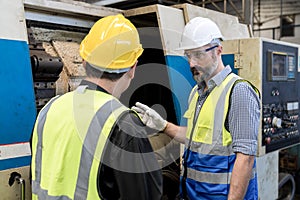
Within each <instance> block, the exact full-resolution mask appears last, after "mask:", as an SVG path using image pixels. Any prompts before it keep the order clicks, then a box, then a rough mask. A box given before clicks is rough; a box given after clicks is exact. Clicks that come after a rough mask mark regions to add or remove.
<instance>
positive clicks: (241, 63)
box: [0, 0, 300, 200]
mask: <svg viewBox="0 0 300 200" xmlns="http://www.w3.org/2000/svg"><path fill="white" fill-rule="evenodd" d="M0 11H1V12H0V13H1V15H2V16H5V17H0V25H1V27H2V30H3V31H1V33H0V52H1V54H0V56H1V58H2V60H3V61H5V62H3V63H2V65H1V66H2V67H1V70H0V74H1V79H0V80H1V83H2V86H3V87H2V91H3V95H2V101H1V102H2V104H1V106H0V110H1V113H3V116H2V117H1V118H0V130H1V131H0V194H1V199H5V200H6V199H9V200H10V199H19V198H20V197H21V198H25V199H30V197H31V196H30V195H31V190H30V173H29V171H30V160H31V152H30V137H31V133H32V129H33V125H34V121H35V118H36V116H37V113H38V112H39V110H40V109H41V108H42V107H43V105H45V104H46V103H47V102H48V100H49V99H50V98H51V97H53V96H55V95H57V94H63V93H66V92H68V91H71V90H74V89H75V88H76V86H77V85H78V83H79V82H80V80H82V78H84V76H85V73H84V70H83V69H82V65H81V62H82V60H81V58H80V56H79V53H78V49H79V43H80V41H81V40H82V39H83V37H84V36H85V34H86V33H87V32H88V30H89V28H90V27H91V26H92V25H93V23H94V22H95V21H96V20H97V19H99V18H101V17H103V16H107V15H111V14H117V13H123V14H124V15H125V16H126V17H127V18H129V19H130V20H131V21H132V22H133V23H134V24H135V26H136V27H137V28H138V31H139V33H140V36H141V42H142V44H143V48H144V49H145V51H144V53H143V55H142V56H141V57H140V58H139V63H138V67H137V70H136V76H135V79H134V80H133V81H132V83H131V86H130V87H129V88H128V90H127V91H126V92H125V93H124V94H123V95H122V97H121V101H122V102H123V103H124V104H125V105H127V106H129V107H131V106H132V105H134V103H135V102H137V101H140V102H142V103H145V104H147V105H148V106H150V107H152V108H154V109H155V110H157V111H158V112H159V113H160V114H161V115H162V116H163V117H164V118H166V119H167V120H168V121H171V122H173V123H175V124H179V125H186V120H185V119H184V118H183V117H182V116H183V113H184V112H185V110H186V109H187V106H188V103H187V102H188V96H189V92H190V90H191V89H192V87H193V86H194V85H195V81H194V80H193V78H192V76H191V73H190V71H189V66H188V63H187V61H186V59H185V58H184V57H183V52H180V51H176V50H175V49H176V48H177V47H179V41H180V38H181V33H182V30H183V28H184V25H185V23H187V22H188V21H189V20H190V19H192V18H194V17H196V16H202V17H209V18H211V19H212V20H214V21H215V22H216V23H217V24H218V25H219V26H220V28H221V31H222V33H223V35H224V37H225V38H226V39H227V41H225V42H223V46H224V51H225V52H224V56H223V61H224V63H225V64H230V66H231V67H232V69H233V71H234V72H235V73H237V74H238V75H240V76H241V77H243V78H245V79H247V80H249V81H251V82H252V83H253V84H254V85H255V86H256V87H257V88H258V89H259V91H260V92H261V100H262V105H261V106H262V113H261V128H260V130H259V141H258V146H259V148H258V159H257V171H258V180H259V196H260V199H266V200H268V199H270V200H273V199H276V198H277V197H278V195H277V194H278V186H279V185H280V184H281V183H280V184H279V183H278V179H279V175H278V174H279V172H278V150H280V149H283V148H287V147H288V146H291V145H296V144H298V143H299V140H300V135H299V128H298V127H299V125H300V124H299V99H300V98H299V95H300V89H299V88H298V87H297V85H299V81H300V77H299V72H300V64H299V61H298V59H299V53H300V52H299V46H296V45H294V44H290V43H285V42H279V41H274V40H269V39H264V38H250V34H249V31H248V27H247V26H246V25H244V24H240V23H239V22H238V19H237V17H234V16H230V15H227V14H224V13H219V12H216V11H212V10H208V9H204V8H201V7H198V6H194V5H190V4H182V5H176V6H175V7H167V6H162V5H152V6H146V7H141V8H137V9H132V10H126V11H122V10H117V9H111V8H103V7H99V6H92V5H89V4H86V3H82V2H74V3H67V2H60V1H46V0H41V1H35V0H25V1H21V0H16V1H14V2H13V3H11V2H10V1H1V2H0ZM16 13H17V14H16ZM170 16H171V17H170ZM174 19H176V20H174ZM12 24H14V26H12ZM228 27H231V29H230V30H229V29H228ZM150 131H151V130H150ZM150 140H151V143H152V145H153V147H154V149H155V152H156V154H157V157H158V160H159V164H160V165H161V167H162V169H163V176H164V183H165V185H164V194H165V198H166V199H173V197H174V194H176V193H177V192H178V189H179V173H180V161H181V160H180V157H181V154H182V150H183V147H182V146H181V145H179V144H178V143H176V142H175V141H174V140H172V139H171V138H169V137H166V135H164V134H153V135H151V136H150ZM25 182H26V184H25Z"/></svg>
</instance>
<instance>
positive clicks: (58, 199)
mask: <svg viewBox="0 0 300 200" xmlns="http://www.w3.org/2000/svg"><path fill="white" fill-rule="evenodd" d="M32 192H33V193H34V194H37V195H38V197H39V198H38V199H41V200H42V199H47V200H71V199H70V198H69V197H67V196H50V195H49V194H48V191H47V190H43V189H42V188H41V186H40V183H38V182H37V181H32Z"/></svg>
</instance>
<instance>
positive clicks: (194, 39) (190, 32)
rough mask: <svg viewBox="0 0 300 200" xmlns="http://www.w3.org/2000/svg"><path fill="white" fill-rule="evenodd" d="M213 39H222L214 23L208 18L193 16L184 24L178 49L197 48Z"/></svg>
mask: <svg viewBox="0 0 300 200" xmlns="http://www.w3.org/2000/svg"><path fill="white" fill-rule="evenodd" d="M213 39H220V40H223V36H222V34H221V31H220V29H219V27H218V26H217V25H216V23H215V22H213V21H212V20H210V19H208V18H203V17H195V18H193V19H192V20H190V21H189V22H188V23H187V24H186V25H185V27H184V30H183V33H182V36H181V42H180V44H179V48H178V50H187V49H195V48H199V47H202V46H204V45H207V44H209V43H211V41H212V40H213Z"/></svg>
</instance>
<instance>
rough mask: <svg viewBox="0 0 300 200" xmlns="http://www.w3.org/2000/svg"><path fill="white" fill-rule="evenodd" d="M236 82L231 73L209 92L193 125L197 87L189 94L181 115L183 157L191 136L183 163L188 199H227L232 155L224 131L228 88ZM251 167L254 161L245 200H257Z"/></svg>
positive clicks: (233, 159) (227, 133)
mask: <svg viewBox="0 0 300 200" xmlns="http://www.w3.org/2000/svg"><path fill="white" fill-rule="evenodd" d="M238 79H241V78H240V77H239V76H237V75H235V74H233V73H231V74H229V75H228V76H227V77H226V79H225V80H224V81H223V82H222V83H221V85H219V86H216V87H215V88H214V89H213V90H212V91H211V93H210V94H209V95H208V97H207V99H206V100H205V102H204V104H203V106H202V108H201V110H200V113H199V116H198V118H197V121H196V123H195V125H194V115H195V110H196V106H197V99H198V97H199V94H198V92H196V87H197V86H195V88H194V89H193V90H192V92H191V96H190V100H191V101H190V104H189V108H188V110H187V111H186V113H185V114H184V117H185V118H187V123H188V125H187V135H186V150H185V154H184V157H185V156H186V154H187V151H188V150H187V147H188V145H189V140H190V136H191V134H192V141H191V144H190V149H189V154H188V158H187V160H186V161H185V162H186V163H185V164H186V166H187V172H186V173H187V177H186V193H187V196H188V197H189V198H190V199H227V195H228V193H229V186H230V185H229V184H230V177H231V172H232V169H233V165H234V162H235V159H236V156H235V153H234V152H233V151H232V144H231V143H232V137H231V134H230V133H229V132H228V131H227V130H226V128H225V119H226V116H227V112H228V106H229V103H230V102H229V101H230V100H229V99H230V93H231V89H232V87H233V85H234V83H235V82H236V81H237V80H238ZM243 81H245V80H243ZM255 90H257V89H256V88H255ZM193 91H194V92H193ZM192 132H193V133H192ZM255 166H256V164H255V162H254V166H253V170H252V177H251V180H250V182H249V186H248V191H247V193H246V196H245V199H247V200H248V199H249V200H250V199H257V178H256V167H255Z"/></svg>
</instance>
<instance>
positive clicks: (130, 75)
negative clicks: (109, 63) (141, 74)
mask: <svg viewBox="0 0 300 200" xmlns="http://www.w3.org/2000/svg"><path fill="white" fill-rule="evenodd" d="M137 63H138V61H136V62H135V63H134V65H133V66H132V67H131V69H130V70H129V71H128V72H127V74H128V76H129V77H130V78H131V79H133V78H134V74H135V69H136V66H137Z"/></svg>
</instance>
